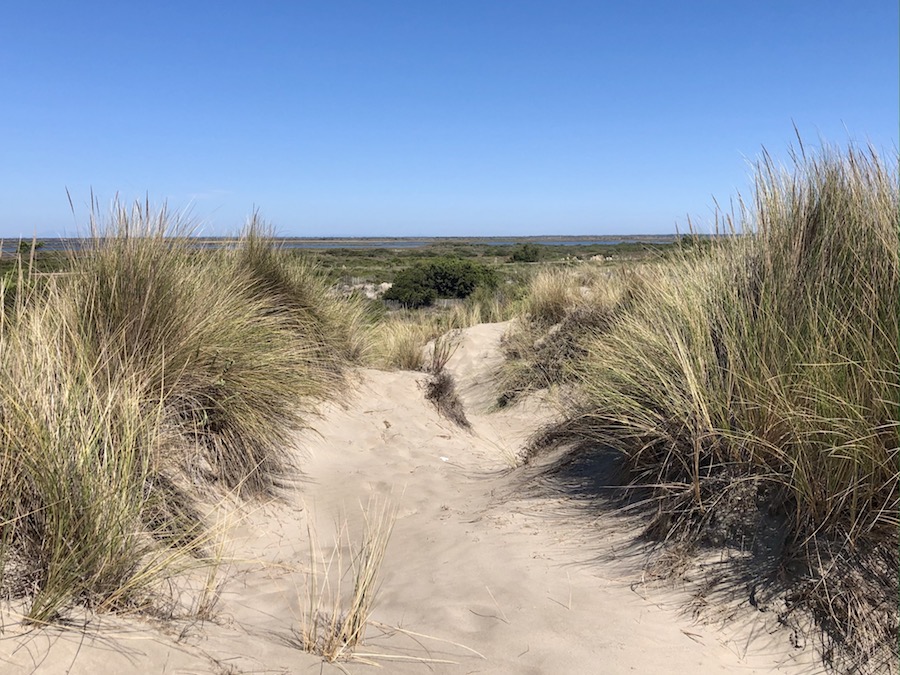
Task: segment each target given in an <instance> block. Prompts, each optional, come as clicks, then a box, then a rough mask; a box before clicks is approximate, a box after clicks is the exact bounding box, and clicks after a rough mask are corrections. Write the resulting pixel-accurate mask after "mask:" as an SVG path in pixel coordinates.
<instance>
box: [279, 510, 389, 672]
mask: <svg viewBox="0 0 900 675" xmlns="http://www.w3.org/2000/svg"><path fill="white" fill-rule="evenodd" d="M363 519H364V530H363V533H362V540H361V541H360V542H358V543H356V542H354V541H353V540H352V539H351V537H350V534H349V529H348V525H347V523H346V522H344V523H342V524H341V525H340V529H339V531H338V534H337V536H336V538H335V542H334V545H333V546H332V547H330V551H331V553H329V554H327V555H326V553H325V549H324V547H323V546H322V544H321V543H320V542H319V541H317V537H316V535H315V532H314V531H313V530H312V528H311V527H310V529H309V538H310V552H309V557H310V560H309V572H308V576H307V580H306V587H305V593H304V594H303V595H302V596H301V597H300V598H299V600H300V606H301V608H302V613H301V615H300V621H299V624H298V625H297V626H296V627H295V628H294V630H293V634H294V637H295V640H296V643H297V646H298V647H299V648H300V649H302V650H303V651H306V652H310V653H312V654H316V655H318V656H321V657H322V658H323V659H324V660H325V661H327V662H329V663H333V662H335V661H344V660H351V659H353V658H354V649H355V648H356V647H357V646H359V645H361V644H363V642H364V641H365V638H366V631H367V629H368V627H369V623H370V621H371V615H372V611H373V609H374V608H375V601H376V599H377V595H378V588H379V578H378V575H379V573H380V571H381V564H382V562H383V561H384V555H385V553H386V552H387V546H388V542H389V541H390V538H391V533H392V531H393V529H394V522H395V521H396V519H397V508H396V506H391V505H390V504H388V503H387V502H383V501H380V500H378V499H370V500H369V503H368V505H367V507H366V508H365V509H364V510H363ZM345 549H346V550H347V551H348V554H349V559H348V560H345V559H344V557H343V551H344V550H345ZM347 578H350V579H352V583H353V587H352V588H350V589H349V590H348V589H346V588H345V586H344V580H345V579H347ZM368 656H369V659H364V658H361V659H360V660H362V661H364V662H366V663H374V662H373V661H371V660H370V659H371V658H372V657H373V655H368ZM386 658H387V657H386Z"/></svg>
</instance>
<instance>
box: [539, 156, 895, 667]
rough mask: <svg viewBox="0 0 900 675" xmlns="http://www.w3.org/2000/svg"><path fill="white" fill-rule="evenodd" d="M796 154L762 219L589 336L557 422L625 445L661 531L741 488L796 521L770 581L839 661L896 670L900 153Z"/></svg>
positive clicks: (699, 529)
mask: <svg viewBox="0 0 900 675" xmlns="http://www.w3.org/2000/svg"><path fill="white" fill-rule="evenodd" d="M792 162H793V163H792V166H790V167H789V168H784V167H781V166H778V165H777V164H776V163H775V162H774V161H773V160H772V159H771V158H770V157H769V156H768V155H766V156H764V157H763V158H762V159H761V161H760V162H759V164H758V166H757V178H756V190H755V199H754V200H753V202H752V203H750V204H748V205H747V207H746V208H744V209H743V212H742V214H741V222H740V225H741V229H742V230H743V231H744V234H740V235H735V236H732V237H726V238H723V239H721V240H719V242H718V243H717V244H716V245H714V246H712V247H711V249H710V248H709V247H707V249H705V250H704V251H700V252H685V253H684V254H683V255H681V256H680V257H677V258H676V259H673V261H672V262H671V263H670V264H669V265H667V266H666V267H665V269H661V270H660V277H659V278H657V279H655V280H652V281H650V282H647V283H644V284H642V285H641V286H640V288H639V289H638V291H637V294H636V298H635V302H633V303H632V306H631V307H630V308H629V310H628V311H627V312H624V313H622V314H620V315H618V316H617V317H616V319H615V321H613V322H612V323H611V324H610V325H608V326H604V327H602V329H599V330H596V331H595V333H594V335H593V336H592V337H591V338H590V339H588V340H587V341H586V342H584V343H583V344H584V345H585V351H586V353H585V355H584V356H583V358H581V359H580V360H579V362H578V364H577V369H578V379H579V383H580V391H581V395H582V399H583V401H584V405H583V407H582V409H581V410H580V411H578V412H577V413H576V414H572V415H570V418H569V419H568V420H566V421H565V422H564V423H563V424H561V425H559V426H558V427H556V429H555V430H552V431H551V433H550V436H552V435H553V434H554V433H555V434H556V435H557V437H558V438H559V439H563V438H570V439H571V438H578V439H581V440H582V441H587V443H582V444H580V446H579V447H580V448H581V451H583V452H594V451H597V450H598V449H600V448H602V447H605V448H608V447H613V448H617V449H619V450H620V451H621V452H622V454H623V456H624V459H625V462H626V466H627V469H628V471H629V474H630V479H631V481H632V482H633V483H634V484H636V485H645V486H650V487H649V489H650V490H651V491H652V492H653V493H654V494H655V495H656V498H657V505H658V506H657V510H656V514H655V518H654V519H653V522H652V524H651V528H650V529H651V530H653V531H655V532H656V533H657V534H658V535H661V536H666V537H672V536H676V535H679V534H681V535H686V536H688V537H689V538H690V539H692V540H694V541H703V540H704V538H706V539H708V538H709V533H710V531H711V530H714V529H716V528H717V527H721V524H722V523H724V522H734V520H735V519H733V518H731V517H730V515H729V514H728V513H726V511H727V510H729V509H734V508H736V506H735V505H736V504H743V505H744V506H743V507H742V508H749V509H751V510H753V511H760V512H761V514H757V515H751V516H748V518H749V522H751V523H752V522H757V523H758V522H760V521H759V518H762V517H766V518H775V519H778V520H779V521H780V522H782V523H783V527H784V541H783V542H782V547H781V549H780V553H779V556H780V558H779V560H778V561H776V564H775V566H774V568H772V569H770V570H769V572H770V573H771V575H770V577H769V578H767V579H759V580H758V581H759V582H760V583H761V584H762V583H766V582H769V583H775V581H776V580H775V577H779V578H780V581H781V582H783V581H784V580H785V579H788V580H789V584H788V585H789V588H790V589H791V590H790V591H789V595H788V599H789V602H788V605H789V607H790V608H792V609H803V610H806V611H808V612H810V613H811V614H812V616H814V617H815V618H816V619H817V621H818V623H819V625H820V626H821V627H822V628H823V629H824V632H825V636H826V646H825V648H824V653H825V656H826V657H827V658H828V659H830V660H831V661H832V663H833V664H834V665H835V666H836V667H838V668H840V669H844V668H850V669H858V670H860V671H863V672H865V671H867V670H871V671H873V672H874V671H878V670H880V669H885V668H887V669H888V670H895V669H896V663H897V640H898V632H897V625H898V624H897V621H898V614H897V605H898V603H897V598H898V592H897V575H898V564H900V560H898V536H897V534H898V526H900V517H898V513H900V501H898V478H900V468H898V460H900V449H898V446H900V443H898V429H900V422H898V409H900V386H898V381H900V353H898V346H900V330H898V319H900V254H898V251H900V239H898V238H900V199H898V176H897V168H896V167H897V162H896V158H894V160H893V162H892V163H891V164H886V163H884V162H883V161H882V160H881V159H880V158H879V157H878V156H877V155H876V153H874V152H873V151H870V150H860V149H858V148H855V147H850V148H848V149H846V150H844V151H839V150H836V149H834V148H829V147H825V148H823V149H821V150H820V151H817V152H815V153H813V152H810V153H806V152H805V150H804V149H803V148H802V147H801V148H800V149H799V150H798V151H797V152H796V153H794V154H793V155H792ZM748 486H751V487H750V489H751V490H752V493H753V494H752V495H751V496H750V497H751V498H750V499H749V500H748V499H744V500H741V499H731V498H730V497H729V495H732V494H736V493H737V492H739V491H744V492H746V491H747V489H748ZM754 519H756V520H754ZM737 520H738V521H740V520H741V519H740V518H738V519H737ZM744 521H745V522H748V521H747V519H746V518H745V519H744ZM751 529H752V528H751ZM749 534H751V535H752V534H753V533H752V532H750V533H749Z"/></svg>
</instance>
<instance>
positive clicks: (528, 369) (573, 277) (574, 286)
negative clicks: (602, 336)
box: [497, 268, 640, 407]
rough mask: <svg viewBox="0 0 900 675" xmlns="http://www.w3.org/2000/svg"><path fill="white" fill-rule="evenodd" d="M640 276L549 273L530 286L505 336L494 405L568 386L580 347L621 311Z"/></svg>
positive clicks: (568, 271) (581, 351) (629, 272)
mask: <svg viewBox="0 0 900 675" xmlns="http://www.w3.org/2000/svg"><path fill="white" fill-rule="evenodd" d="M639 279H640V272H638V271H636V270H624V269H620V270H618V271H616V272H614V273H606V272H605V271H602V270H601V271H599V272H598V271H597V270H596V269H594V268H589V269H578V268H565V269H548V270H542V271H541V272H539V273H538V274H537V275H536V276H535V277H534V278H533V279H532V281H531V284H530V285H529V287H528V290H527V292H526V295H525V298H524V300H523V302H522V315H521V317H520V319H519V322H518V323H517V324H516V325H515V326H514V327H513V328H512V330H510V331H509V333H507V335H506V336H504V340H503V351H504V355H505V357H506V359H505V361H504V364H503V368H502V369H501V371H500V378H499V379H500V381H499V385H498V392H499V393H498V397H497V404H498V405H500V406H501V407H502V406H506V405H509V404H511V403H514V402H515V401H517V400H518V399H519V398H520V397H522V396H523V395H524V394H527V393H528V392H532V391H536V390H540V389H546V388H548V387H551V386H553V385H558V384H562V383H564V382H568V381H571V380H572V379H573V378H574V376H575V365H576V364H577V362H578V361H579V360H581V359H582V358H584V357H585V356H586V354H587V351H586V348H585V341H586V340H588V339H589V338H590V337H591V336H592V335H595V334H597V333H600V332H604V331H606V330H608V329H609V327H610V326H611V325H612V322H613V321H614V319H615V318H616V317H617V316H618V315H619V314H621V313H622V312H623V311H625V310H626V309H627V308H628V306H629V305H630V303H631V301H632V299H633V297H634V292H633V287H634V286H635V285H636V284H638V283H639Z"/></svg>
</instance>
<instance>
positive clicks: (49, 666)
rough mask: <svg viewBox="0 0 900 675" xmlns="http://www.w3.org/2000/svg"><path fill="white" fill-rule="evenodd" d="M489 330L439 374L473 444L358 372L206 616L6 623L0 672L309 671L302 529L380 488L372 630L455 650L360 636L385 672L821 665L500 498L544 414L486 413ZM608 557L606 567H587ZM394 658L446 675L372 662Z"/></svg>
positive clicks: (749, 620)
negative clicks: (722, 621)
mask: <svg viewBox="0 0 900 675" xmlns="http://www.w3.org/2000/svg"><path fill="white" fill-rule="evenodd" d="M504 329H505V326H504V325H501V324H495V325H483V326H476V327H474V328H471V329H469V330H467V331H466V332H465V334H464V337H463V340H462V343H461V345H460V347H459V349H458V350H457V352H456V354H455V355H454V357H453V359H452V360H451V362H450V364H449V366H448V368H449V369H450V370H451V372H452V373H454V375H455V377H456V379H457V383H458V388H459V391H460V392H461V395H462V399H463V401H464V404H465V406H466V410H467V412H468V415H469V419H470V421H471V422H472V425H473V429H472V431H471V432H467V431H464V430H461V429H459V428H458V427H456V426H455V425H454V424H453V423H451V422H449V421H448V420H446V419H444V418H443V417H441V416H440V415H439V414H438V413H437V411H436V410H435V409H434V407H433V406H432V405H431V404H430V403H429V402H427V401H425V399H424V396H423V392H422V383H423V381H424V378H425V376H423V375H421V374H416V373H409V372H380V371H373V370H365V371H362V372H361V373H360V382H359V388H358V391H357V393H356V394H355V395H354V396H353V398H352V400H351V401H350V402H349V403H348V404H347V405H346V406H343V407H342V406H338V405H328V406H325V407H324V408H323V410H322V418H321V419H320V420H317V421H316V422H315V424H314V425H313V426H314V427H315V430H314V431H313V430H310V431H308V432H305V433H304V434H302V437H301V438H299V439H298V446H299V447H301V448H303V453H304V455H305V459H304V461H303V467H304V472H305V474H306V478H305V480H304V482H303V483H302V484H301V486H300V488H299V490H298V491H297V492H296V493H294V494H291V495H290V496H289V499H288V500H287V503H271V504H268V505H265V506H261V507H254V508H250V509H244V510H243V515H242V516H240V520H237V518H238V516H236V515H233V516H232V517H233V518H234V519H235V520H234V522H233V523H232V524H231V527H230V536H229V555H230V557H232V558H233V562H232V564H231V565H230V567H229V571H228V574H227V575H226V583H225V585H224V586H223V588H222V593H221V597H220V599H219V602H218V604H217V606H216V609H215V617H214V619H213V620H212V621H207V622H205V623H200V622H185V621H175V622H169V623H161V624H159V625H154V624H152V623H149V622H148V621H146V620H143V619H141V620H138V619H123V618H119V617H106V618H104V619H102V620H101V621H99V622H95V624H94V625H96V624H97V623H99V625H100V630H94V629H89V630H88V631H87V632H86V633H79V632H77V631H60V630H59V629H52V630H45V631H39V632H33V633H30V634H28V635H22V634H21V633H20V629H19V628H18V627H16V626H11V625H7V626H6V630H5V632H4V634H3V636H2V639H0V672H11V673H12V672H15V673H18V672H48V673H55V672H71V673H91V674H92V675H93V674H97V673H119V672H141V673H200V672H218V673H251V672H252V673H295V672H297V673H299V672H320V669H321V668H322V663H321V661H320V660H319V659H317V658H315V657H313V656H311V655H308V654H304V653H302V652H301V651H299V650H298V649H297V648H296V646H295V645H292V644H291V637H292V634H291V629H292V627H293V626H296V625H297V623H298V617H299V616H300V612H301V606H302V600H301V599H300V596H302V594H303V588H304V583H305V579H306V575H305V573H304V572H305V570H307V569H308V560H309V555H308V552H309V537H308V534H307V525H308V523H310V522H312V523H313V524H314V525H315V529H316V530H317V532H318V536H319V539H320V540H321V541H323V542H326V543H329V542H330V541H332V537H333V534H334V531H335V523H336V522H338V521H339V520H341V518H342V514H343V516H344V517H346V519H348V520H349V522H351V529H354V528H355V526H354V525H353V523H356V522H358V521H359V507H358V504H359V502H360V501H365V500H366V499H368V497H369V496H370V495H381V496H393V499H394V501H395V502H396V503H397V508H398V517H397V520H396V523H395V525H394V530H393V535H392V538H391V541H390V545H389V548H388V552H387V556H386V559H385V562H384V565H383V570H382V586H381V593H380V596H379V599H378V604H377V607H376V610H375V614H374V618H375V619H376V620H377V621H379V622H382V623H384V624H387V625H390V626H396V627H402V628H403V629H406V630H409V631H415V632H416V633H420V634H425V635H428V636H432V637H434V638H440V639H443V640H448V641H452V642H453V643H457V644H455V645H454V644H451V643H449V642H440V641H438V640H435V639H431V638H416V639H415V640H414V639H412V638H411V637H409V636H408V635H404V634H402V633H398V632H394V633H392V634H387V635H383V636H380V637H379V636H377V631H373V632H372V639H371V640H370V641H369V644H367V645H366V646H365V647H364V648H362V651H364V652H367V653H374V652H380V653H383V654H386V655H388V656H387V657H384V658H383V659H381V660H380V661H379V662H380V663H381V664H382V665H383V666H384V672H389V673H427V672H433V673H460V674H462V673H501V674H503V673H507V674H513V673H516V674H529V673H533V674H537V673H735V672H738V673H767V672H773V671H778V672H785V673H788V672H815V671H817V670H819V669H818V667H816V665H815V664H816V661H815V658H814V655H813V654H812V650H811V649H809V648H807V649H792V648H791V646H790V643H789V639H788V635H787V634H786V633H785V632H784V631H780V632H776V633H775V634H773V635H768V634H767V628H766V626H767V625H769V624H766V623H764V622H762V620H761V619H760V620H759V621H757V618H756V617H755V616H754V614H757V613H756V612H755V610H753V609H752V608H749V606H745V607H744V609H743V610H742V612H743V613H742V614H740V615H739V616H738V617H737V618H738V620H737V621H736V622H735V623H733V624H730V625H729V627H728V629H727V631H723V630H720V629H718V627H714V626H706V625H698V624H696V623H695V622H692V621H691V620H690V618H689V617H686V616H685V615H684V612H683V611H680V609H679V608H680V607H682V606H683V603H684V597H681V596H679V595H678V594H677V593H675V592H674V591H668V592H663V591H661V590H659V589H657V590H655V591H648V590H647V589H646V588H645V587H639V588H635V587H634V584H635V582H637V581H639V580H640V569H639V566H638V561H637V560H636V559H635V557H634V556H631V555H629V554H628V552H629V550H631V549H629V544H628V542H629V541H630V535H629V532H627V531H623V527H624V526H617V527H612V528H611V527H603V526H602V524H601V525H591V524H589V523H586V522H585V521H584V520H583V519H575V520H573V519H563V518H561V517H560V516H559V511H560V506H561V505H560V503H559V501H558V500H554V499H551V498H531V499H525V498H524V497H521V496H517V495H516V493H515V492H514V491H511V481H512V480H514V476H511V475H510V473H509V471H507V470H506V468H507V467H508V462H509V459H508V458H509V457H512V456H514V455H515V453H516V452H517V450H518V449H519V448H520V447H521V445H522V442H523V440H524V439H525V438H526V437H527V435H528V434H529V433H530V432H531V431H532V430H534V429H535V428H536V427H537V426H538V425H539V424H540V423H541V421H542V420H545V419H547V417H548V415H549V412H548V409H547V408H546V407H542V406H541V404H540V402H539V401H531V402H527V403H526V404H525V405H523V406H519V407H517V408H515V409H513V410H511V411H504V412H502V413H490V412H488V411H487V406H488V405H489V403H490V400H491V396H490V373H491V370H492V368H493V367H495V366H496V365H497V363H498V362H499V359H500V354H499V350H498V348H497V346H498V342H499V339H500V336H501V335H502V332H503V330H504ZM609 522H610V523H616V522H617V521H614V520H610V521H609ZM622 522H625V523H626V524H627V521H622ZM354 531H355V529H354ZM616 550H620V551H621V555H618V556H615V558H616V559H615V560H613V561H612V562H605V563H597V562H596V561H595V559H596V558H597V557H598V556H600V557H604V558H606V559H609V558H610V557H611V556H610V552H613V551H616ZM745 605H746V603H745ZM463 645H464V646H465V647H466V648H469V649H471V650H475V651H477V652H479V653H480V654H481V655H483V657H484V658H481V657H479V656H476V655H475V654H473V653H472V652H471V651H467V649H465V648H464V647H463ZM400 656H406V657H415V658H420V659H440V660H449V661H454V662H455V663H453V664H449V663H429V664H425V663H422V662H403V661H397V660H388V659H389V658H390V659H394V658H395V657H400ZM343 667H344V668H346V669H347V670H348V671H349V672H365V671H368V670H371V669H372V667H371V666H367V665H365V664H361V663H354V662H348V663H345V664H344V666H343ZM322 672H340V671H339V670H338V669H337V668H336V667H335V666H331V665H326V666H325V667H324V670H323V671H322Z"/></svg>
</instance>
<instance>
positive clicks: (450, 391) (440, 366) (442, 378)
mask: <svg viewBox="0 0 900 675" xmlns="http://www.w3.org/2000/svg"><path fill="white" fill-rule="evenodd" d="M458 346H459V343H458V342H457V336H456V335H454V334H453V333H446V334H444V335H441V336H440V337H438V338H435V340H434V345H433V347H432V352H431V364H430V367H429V369H428V372H429V377H428V381H427V382H426V383H425V398H426V399H428V400H429V401H431V402H432V403H434V405H435V407H436V408H437V409H438V412H440V413H441V414H442V415H443V416H444V417H446V418H447V419H449V420H450V421H452V422H454V423H455V424H456V425H457V426H460V427H462V428H463V429H470V428H471V426H472V425H471V424H470V423H469V419H468V418H467V417H466V410H465V408H464V407H463V404H462V401H461V400H460V399H459V396H458V395H457V393H456V381H455V380H454V379H453V375H452V374H451V373H450V372H448V371H447V368H446V366H447V362H448V361H450V359H451V357H452V356H453V354H454V353H455V352H456V348H457V347H458Z"/></svg>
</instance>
